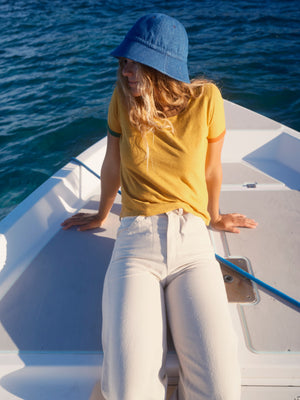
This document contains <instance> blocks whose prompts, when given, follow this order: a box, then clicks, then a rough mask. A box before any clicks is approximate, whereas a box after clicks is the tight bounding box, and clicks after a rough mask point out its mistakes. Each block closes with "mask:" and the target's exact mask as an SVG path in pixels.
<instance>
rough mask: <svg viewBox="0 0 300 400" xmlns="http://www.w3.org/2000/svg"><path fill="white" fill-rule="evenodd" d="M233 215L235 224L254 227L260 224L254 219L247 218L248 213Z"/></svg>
mask: <svg viewBox="0 0 300 400" xmlns="http://www.w3.org/2000/svg"><path fill="white" fill-rule="evenodd" d="M232 217H233V218H232V222H233V224H234V225H235V226H238V227H240V228H249V229H254V228H256V227H257V225H258V223H257V222H256V221H255V220H254V219H252V218H247V217H246V215H242V214H232Z"/></svg>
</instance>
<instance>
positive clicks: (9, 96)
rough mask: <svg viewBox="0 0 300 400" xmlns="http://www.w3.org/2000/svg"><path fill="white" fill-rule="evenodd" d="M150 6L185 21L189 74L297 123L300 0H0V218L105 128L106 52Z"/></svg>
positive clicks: (109, 78)
mask: <svg viewBox="0 0 300 400" xmlns="http://www.w3.org/2000/svg"><path fill="white" fill-rule="evenodd" d="M153 11H155V12H163V13H166V14H169V15H171V16H173V17H175V18H178V19H179V20H180V21H181V22H182V23H183V24H184V25H185V27H186V29H187V31H188V34H189V38H190V56H189V70H190V75H191V77H194V76H198V75H201V76H203V75H204V76H206V77H207V78H209V79H212V80H214V81H215V82H216V83H217V84H218V85H219V87H220V88H221V91H222V93H223V97H224V98H226V99H228V100H231V101H234V102H236V103H238V104H240V105H243V106H245V107H248V108H250V109H252V110H254V111H257V112H259V113H261V114H263V115H266V116H268V117H270V118H273V119H275V120H277V121H279V122H281V123H283V124H285V125H288V126H290V127H292V128H294V129H296V130H300V11H299V3H298V0H273V1H271V0H269V1H268V0H266V1H264V2H262V1H261V0H259V1H256V0H249V1H244V0H239V1H236V0H228V1H227V0H224V1H221V0H215V1H214V0H203V1H185V0H170V1H164V0H155V1H143V0H139V1H136V0H135V1H133V0H128V1H126V0H125V1H115V0H113V1H109V0H106V1H102V0H64V1H62V0H6V1H5V0H0V28H1V31H0V219H1V218H3V217H4V216H5V215H7V214H8V213H9V212H10V211H11V210H12V209H13V208H14V207H15V206H16V205H17V204H18V203H20V202H21V201H22V200H23V199H24V198H25V197H26V196H28V195H29V194H30V193H31V192H32V191H33V190H34V189H35V188H36V187H38V186H39V185H40V184H41V183H43V182H44V181H45V180H46V179H47V178H48V177H49V176H51V175H52V174H53V173H54V172H55V171H56V170H58V169H59V168H60V167H62V166H63V165H64V164H65V163H67V162H68V161H69V160H70V158H71V157H72V156H76V155H78V154H79V153H80V152H81V151H83V150H84V149H85V148H86V147H88V146H90V145H91V144H93V143H95V142H96V141H97V140H99V139H100V138H101V137H103V136H104V135H105V130H106V113H107V109H108V103H109V99H110V96H111V93H112V90H113V86H114V83H115V79H116V68H117V62H116V60H115V59H114V58H112V57H110V56H109V53H110V51H111V50H112V49H113V48H114V47H115V46H116V45H117V44H118V43H119V42H120V41H121V39H122V37H123V36H124V35H125V33H126V32H127V30H128V29H129V28H130V27H131V26H132V24H133V23H134V22H135V21H136V19H137V18H139V17H140V16H142V15H144V14H145V13H148V12H153Z"/></svg>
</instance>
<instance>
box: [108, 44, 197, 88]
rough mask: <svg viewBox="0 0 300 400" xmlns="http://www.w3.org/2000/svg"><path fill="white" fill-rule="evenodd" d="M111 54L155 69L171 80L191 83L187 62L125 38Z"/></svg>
mask: <svg viewBox="0 0 300 400" xmlns="http://www.w3.org/2000/svg"><path fill="white" fill-rule="evenodd" d="M110 54H111V55H112V56H113V57H116V58H120V57H124V58H128V59H130V60H132V61H136V62H139V63H141V64H144V65H147V66H148V67H151V68H154V69H156V70H157V71H159V72H161V73H163V74H165V75H167V76H169V77H170V78H173V79H176V80H178V81H181V82H185V83H190V78H189V72H188V68H187V63H186V61H182V60H180V59H178V58H174V57H172V56H170V55H168V54H162V53H161V52H159V51H158V50H156V49H152V48H151V47H148V46H145V45H144V44H143V43H140V42H137V41H133V40H132V39H130V40H128V39H127V38H126V37H125V39H124V40H123V42H122V43H121V44H120V45H119V46H118V47H117V48H116V49H115V50H114V51H112V52H111V53H110Z"/></svg>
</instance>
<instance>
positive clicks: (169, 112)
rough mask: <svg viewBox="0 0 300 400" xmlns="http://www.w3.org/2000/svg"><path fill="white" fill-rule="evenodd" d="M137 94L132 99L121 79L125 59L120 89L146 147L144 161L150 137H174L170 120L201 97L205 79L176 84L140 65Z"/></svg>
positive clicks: (153, 70) (155, 71) (120, 61)
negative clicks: (159, 133)
mask: <svg viewBox="0 0 300 400" xmlns="http://www.w3.org/2000/svg"><path fill="white" fill-rule="evenodd" d="M137 66H138V69H137V75H138V92H139V93H140V96H138V97H135V96H133V95H132V93H131V91H130V89H129V86H128V80H127V78H126V77H124V76H123V75H122V69H123V59H122V58H121V59H120V60H119V69H118V81H117V86H118V88H119V91H120V93H121V96H122V97H123V99H124V102H125V105H126V107H127V110H128V116H129V121H130V123H131V124H132V126H133V127H134V128H136V130H137V131H138V132H140V134H141V136H140V139H141V141H142V142H144V143H145V145H146V155H145V158H146V159H147V162H148V158H149V146H148V143H147V134H148V133H154V132H155V131H161V130H167V131H169V132H170V133H171V134H174V127H173V124H172V122H171V121H170V120H169V117H171V116H173V115H177V114H179V113H180V112H182V111H183V110H184V109H185V108H186V107H187V105H188V103H189V101H190V99H191V98H196V97H198V96H200V95H201V93H202V87H203V84H204V83H205V82H207V81H206V80H204V79H202V80H201V79H194V80H193V81H192V82H191V83H189V84H188V83H184V82H180V81H177V80H175V79H173V78H170V77H168V76H167V75H164V74H162V73H161V72H159V71H157V70H155V69H153V68H150V67H147V66H145V65H143V64H139V63H137Z"/></svg>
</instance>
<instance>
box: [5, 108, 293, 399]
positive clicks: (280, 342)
mask: <svg viewBox="0 0 300 400" xmlns="http://www.w3.org/2000/svg"><path fill="white" fill-rule="evenodd" d="M227 106H228V105H227ZM243 118H244V117H243V111H242V112H241V121H240V123H237V120H236V118H235V119H234V120H233V121H230V119H229V125H230V124H231V126H230V130H229V132H228V139H226V140H227V141H226V142H225V146H224V158H223V170H224V179H223V186H222V193H221V202H220V203H221V212H223V213H226V212H241V213H244V214H246V215H248V216H249V217H252V218H254V219H256V220H257V221H258V222H259V225H258V227H257V228H256V229H255V230H246V229H243V230H242V233H241V234H240V235H236V234H229V233H226V234H225V233H219V232H214V231H210V234H211V239H212V242H213V244H214V246H215V250H216V253H218V254H220V255H221V256H237V257H245V258H247V259H248V260H249V261H250V264H251V268H252V272H253V273H254V275H255V276H256V277H258V278H259V279H261V280H263V281H266V282H267V283H269V284H270V285H272V286H274V287H276V288H278V289H279V290H281V291H283V292H286V293H287V294H288V295H290V296H292V297H294V298H296V299H298V300H300V299H299V281H300V270H299V256H300V251H299V237H300V224H299V221H300V218H299V217H300V208H299V204H300V192H299V189H300V165H299V161H297V160H298V154H299V151H300V147H299V143H300V140H299V138H296V136H295V135H294V134H292V135H286V134H285V132H282V131H280V132H279V131H278V129H279V128H278V124H277V123H274V121H271V123H270V122H269V120H268V121H265V119H264V118H263V117H262V118H263V119H262V120H261V118H260V117H259V118H258V122H257V123H259V126H260V127H262V128H261V129H262V131H261V132H260V131H258V130H257V127H256V126H253V127H251V126H248V127H247V129H244V130H243V131H240V129H241V124H242V123H243ZM250 128H251V129H250ZM253 132H254V133H255V134H254V133H253ZM241 134H242V136H243V135H244V137H242V139H237V138H240V136H241ZM247 140H248V142H247ZM237 142H238V143H237ZM234 146H238V147H237V148H238V151H232V149H233V150H234V149H235V147H234ZM229 149H230V150H229ZM249 149H250V150H249ZM274 149H275V150H276V151H275V157H274ZM283 150H284V151H285V152H286V151H287V150H288V154H289V157H288V159H286V158H285V159H284V160H283V155H282V154H281V153H282V152H283ZM100 152H102V153H101V154H103V150H102V148H101V150H100ZM89 154H90V153H89ZM97 157H99V155H97V156H95V157H94V161H93V163H94V165H97V162H98V161H97ZM295 160H296V161H295ZM70 171H72V174H73V173H74V174H75V175H71V177H68V176H69V175H68V174H69V173H70ZM73 171H76V172H73ZM78 176H79V178H78ZM65 177H67V178H66V179H67V181H62V182H63V183H62V185H63V192H59V196H58V195H57V194H56V193H54V194H52V189H53V188H56V185H57V182H59V181H60V179H64V178H65ZM291 177H292V178H293V179H291ZM88 179H89V175H88V173H87V172H85V171H83V169H82V168H81V167H78V166H74V165H72V166H70V165H69V166H67V167H66V168H65V169H63V170H62V171H59V173H58V174H57V176H56V177H54V180H52V181H51V182H50V183H49V184H46V187H47V190H48V188H49V187H50V189H51V190H50V191H49V193H50V192H51V196H50V194H49V195H48V192H46V200H45V196H43V203H41V204H40V206H38V207H41V209H39V208H38V211H34V212H35V213H37V214H38V215H39V216H40V215H43V218H44V220H42V222H40V217H39V223H40V224H41V227H40V226H36V227H35V226H30V224H28V222H27V220H24V221H22V222H20V224H21V225H20V226H21V228H22V229H19V230H18V232H17V233H18V235H19V236H17V239H15V240H17V243H19V245H20V248H21V247H22V246H23V247H24V248H25V249H26V248H27V247H26V246H25V244H24V243H27V242H30V240H32V241H33V242H34V241H35V239H32V237H31V236H34V235H35V234H36V231H38V232H41V233H38V235H41V241H42V242H43V241H44V245H43V246H41V248H39V249H34V250H33V251H32V254H30V256H29V254H27V253H26V251H25V250H24V251H23V250H22V251H21V250H20V254H21V255H20V256H18V257H19V258H18V257H17V255H15V253H14V251H15V250H14V251H13V249H16V247H13V246H12V244H9V245H8V247H7V260H8V261H7V264H6V265H5V266H4V268H3V270H2V272H1V278H2V282H1V285H0V289H1V290H0V299H1V301H0V319H1V323H0V376H1V379H0V397H1V399H2V398H3V399H5V400H15V399H30V400H40V399H42V398H43V399H47V400H48V399H49V400H50V399H53V398H55V399H58V400H59V399H68V398H72V399H74V400H86V399H89V398H90V400H96V399H98V400H100V399H101V397H100V395H99V375H100V368H101V362H102V357H101V354H102V348H101V296H102V285H103V279H104V276H105V272H106V268H107V266H108V263H109V260H110V256H111V251H112V248H113V245H114V240H115V236H116V230H117V227H118V224H119V217H118V215H119V213H120V207H121V206H120V196H118V197H117V201H116V203H115V205H114V207H113V209H112V212H111V214H110V216H109V219H108V221H107V224H106V225H105V228H103V229H97V230H94V231H89V232H78V231H77V230H76V229H71V230H69V231H63V230H61V229H60V227H59V223H60V222H61V221H62V220H63V219H65V218H66V210H67V212H68V213H69V214H72V213H74V212H76V211H77V210H79V209H82V210H84V211H92V210H96V209H97V207H98V198H99V193H97V192H98V187H99V183H98V182H96V183H95V182H94V181H93V184H92V185H91V182H89V181H88ZM91 179H94V180H96V179H95V178H91ZM77 181H78V182H79V183H78V184H77ZM74 182H75V183H74ZM47 185H48V186H47ZM72 185H73V186H74V187H75V189H72ZM90 186H91V187H92V190H91V191H90V192H89V194H88V196H84V195H83V194H84V193H85V191H86V187H90ZM78 198H79V199H80V201H78ZM26 207H27V206H26ZM40 210H42V211H40ZM41 212H42V214H41ZM29 217H30V216H29ZM29 217H28V218H29ZM18 218H19V217H18ZM29 221H31V219H29ZM43 221H44V222H43ZM43 224H44V225H43ZM9 229H10V228H9ZM9 229H8V230H7V232H8V233H7V238H8V240H9V238H10V235H13V237H14V238H15V237H16V234H15V233H14V232H13V233H14V234H13V233H10V230H9ZM43 232H46V238H45V239H44V237H43V236H42V235H43V234H44V233H43ZM49 232H50V233H49ZM36 235H37V234H36ZM47 235H49V237H48V236H47ZM11 237H12V236H11ZM47 237H48V239H47ZM0 239H1V238H0ZM23 247H22V249H23ZM33 247H34V246H33ZM20 257H21V258H20ZM20 259H21V261H22V260H24V266H22V265H21V264H22V263H20ZM27 259H28V260H29V261H28V262H27V261H26V260H27ZM15 260H17V261H18V263H17V261H15ZM9 263H11V265H12V267H10V268H11V270H10V269H9V268H8V264H9ZM15 264H16V265H17V264H18V265H19V264H20V265H21V267H22V268H21V267H19V266H18V268H17V267H14V265H15ZM255 291H256V294H257V299H258V300H257V302H255V303H249V304H246V305H244V304H243V305H242V304H235V303H230V305H229V306H230V310H231V313H232V318H233V322H234V325H235V328H236V331H237V334H238V337H239V346H240V358H241V366H242V383H243V390H242V393H243V395H242V400H253V399H255V400H265V399H268V398H272V399H275V400H282V399H283V398H296V396H297V395H300V336H299V332H300V313H299V310H296V309H295V308H293V307H292V306H290V305H288V304H286V303H285V302H284V301H282V300H280V299H278V298H275V297H274V296H273V295H271V294H270V293H268V292H266V291H265V290H261V289H260V288H259V287H257V286H256V285H255ZM168 373H169V377H170V383H171V384H174V383H176V380H177V376H178V364H177V359H176V354H175V353H174V351H173V349H172V346H171V342H170V352H169V355H168ZM47 393H49V396H48V394H47ZM47 396H48V397H47Z"/></svg>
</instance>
